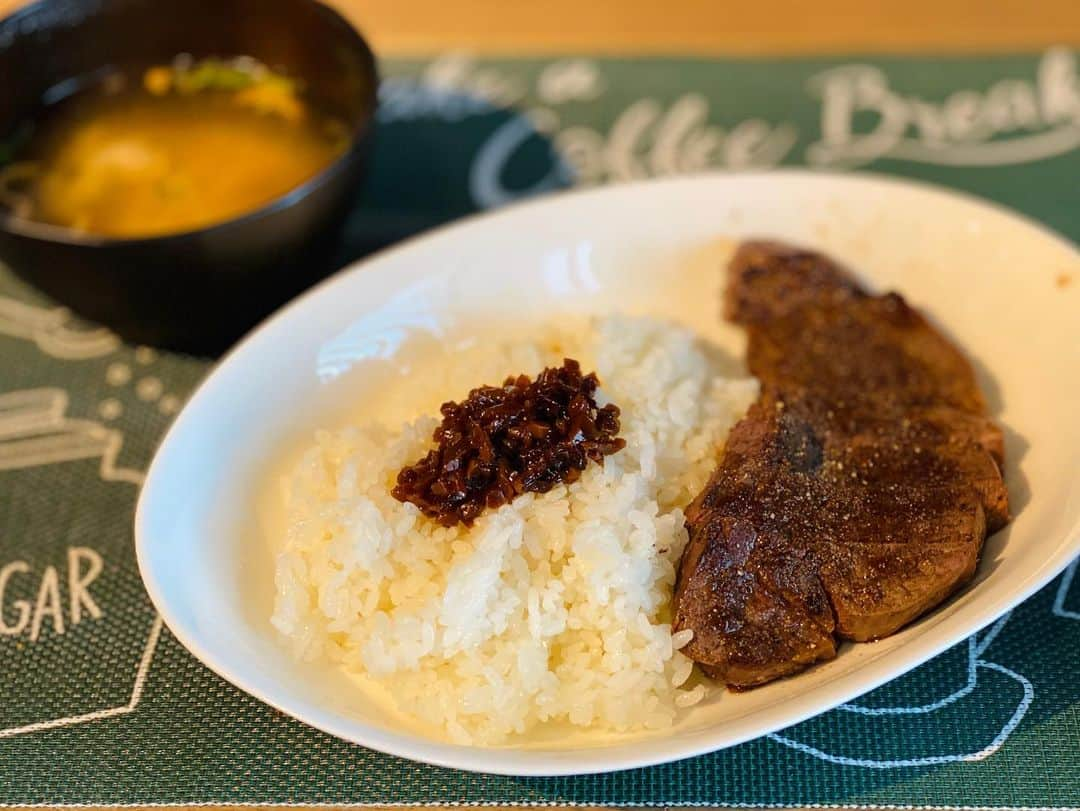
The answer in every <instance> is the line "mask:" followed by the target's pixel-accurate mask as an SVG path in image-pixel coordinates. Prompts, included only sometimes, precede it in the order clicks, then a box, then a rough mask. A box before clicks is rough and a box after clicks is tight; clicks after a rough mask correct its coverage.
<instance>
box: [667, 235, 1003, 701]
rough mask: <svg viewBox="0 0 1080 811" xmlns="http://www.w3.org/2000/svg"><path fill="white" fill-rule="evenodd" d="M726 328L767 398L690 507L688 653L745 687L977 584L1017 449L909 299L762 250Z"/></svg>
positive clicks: (955, 355) (813, 259)
mask: <svg viewBox="0 0 1080 811" xmlns="http://www.w3.org/2000/svg"><path fill="white" fill-rule="evenodd" d="M725 304H726V312H727V315H728V317H729V318H731V319H732V320H733V321H735V322H736V323H739V324H742V325H743V326H745V327H746V329H747V331H748V333H749V345H748V350H747V359H748V363H749V366H750V370H751V371H752V372H753V373H754V374H755V375H756V376H757V377H758V378H760V380H761V384H762V393H761V396H760V398H759V399H758V401H757V402H756V403H755V404H754V405H753V406H752V407H751V409H750V410H749V412H748V413H747V415H746V416H745V417H744V418H743V419H742V420H741V421H740V422H739V423H738V424H737V425H736V426H735V427H734V428H733V429H732V432H731V435H730V436H729V438H728V442H727V445H726V447H725V449H724V454H723V456H722V458H721V460H720V464H719V466H718V468H717V470H716V472H715V473H714V474H713V476H712V478H711V480H710V481H709V483H708V484H707V485H706V487H705V489H704V490H703V491H702V492H701V494H700V495H699V496H698V497H697V499H695V501H694V503H693V504H691V505H690V507H689V509H688V510H687V527H688V529H689V533H690V541H689V544H688V545H687V548H686V550H685V552H684V553H683V558H682V561H681V562H680V567H679V576H678V582H677V583H676V591H675V620H674V627H675V629H676V630H684V629H687V628H689V629H692V630H693V631H694V636H693V639H692V640H691V642H690V643H689V644H688V645H687V646H686V648H684V652H685V653H686V654H687V655H689V656H690V657H691V658H693V659H695V660H696V661H697V662H698V663H699V664H700V665H701V667H702V669H703V670H704V671H705V672H706V673H708V674H709V675H710V676H713V677H714V678H716V679H719V680H722V681H724V682H726V683H727V684H729V685H731V686H732V687H736V688H745V687H752V686H755V685H758V684H762V683H764V682H767V681H771V680H772V679H775V678H778V677H780V676H784V675H788V674H790V673H794V672H797V671H799V670H802V669H803V668H805V667H807V666H808V665H810V664H813V663H814V662H816V661H819V660H823V659H830V658H832V657H833V656H835V655H836V641H837V637H843V638H848V639H853V640H856V641H866V640H871V639H877V638H880V637H883V636H887V635H889V634H891V633H893V632H895V631H896V630H897V629H899V628H900V627H902V626H903V625H905V624H906V623H908V622H910V621H911V620H913V619H915V618H916V617H918V616H919V615H921V614H923V613H924V612H926V611H928V610H930V609H931V608H933V607H934V606H936V605H938V604H939V603H940V602H941V601H942V600H944V599H945V598H946V597H948V596H949V595H950V594H951V593H953V592H954V591H955V590H956V589H957V588H958V587H960V586H961V585H962V584H963V583H964V582H966V581H967V580H968V579H970V578H971V577H972V575H973V574H974V572H975V566H976V564H977V562H978V558H979V552H980V550H981V549H982V543H983V540H984V539H985V537H986V534H987V532H988V531H991V532H992V531H994V530H995V529H997V528H999V527H1001V526H1002V525H1004V524H1005V523H1006V522H1007V521H1008V520H1009V507H1008V493H1007V492H1006V490H1005V484H1004V481H1003V480H1002V477H1001V472H1000V465H1001V463H1002V460H1003V440H1002V434H1001V431H1000V429H999V428H998V427H997V426H996V425H994V424H993V423H992V422H991V421H990V419H989V418H988V417H987V415H986V405H985V401H984V400H983V397H982V393H981V392H980V391H979V388H978V386H977V384H976V382H975V377H974V374H973V373H972V370H971V367H970V365H969V364H968V362H967V360H966V359H965V358H964V357H963V355H962V354H961V353H960V352H959V351H958V350H957V349H956V348H955V347H954V346H952V344H950V343H949V341H948V340H946V339H945V338H944V337H943V336H941V335H940V334H939V333H938V332H937V331H936V330H934V328H933V327H931V326H930V325H929V324H928V323H927V322H926V320H925V319H924V318H923V317H922V316H921V315H919V314H918V313H917V312H916V311H914V310H913V309H912V308H910V307H909V306H908V305H907V304H906V303H905V302H904V300H903V299H902V298H901V297H900V296H898V295H896V294H887V295H884V296H871V295H869V294H868V293H866V292H865V291H864V290H863V289H862V288H861V287H859V285H858V284H857V283H856V282H855V280H854V279H853V278H852V277H851V276H850V275H849V274H848V273H847V272H846V271H845V270H843V269H842V268H840V267H838V266H837V265H835V264H834V263H832V262H830V261H829V260H828V259H826V258H825V257H823V256H820V255H818V254H814V253H810V252H806V251H800V250H797V249H794V248H790V247H787V246H783V245H778V244H773V243H747V244H746V245H744V246H743V247H742V248H741V249H740V250H739V252H738V253H737V254H736V256H735V258H734V260H733V262H732V265H731V267H730V268H729V280H728V287H727V292H726V298H725Z"/></svg>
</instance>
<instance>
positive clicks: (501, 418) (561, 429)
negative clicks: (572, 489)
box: [391, 358, 626, 526]
mask: <svg viewBox="0 0 1080 811" xmlns="http://www.w3.org/2000/svg"><path fill="white" fill-rule="evenodd" d="M598 385H599V380H598V379H597V377H596V374H595V373H590V374H587V375H582V373H581V364H579V363H578V362H577V361H576V360H571V359H570V358H566V359H564V360H563V365H562V366H561V367H550V368H547V369H544V371H542V372H541V373H540V374H539V376H537V378H536V381H535V382H534V381H532V380H530V379H529V377H528V376H527V375H518V376H517V377H513V376H511V377H508V378H507V379H506V381H505V382H504V383H503V385H502V386H501V387H497V386H480V387H479V388H476V389H473V390H472V391H470V392H469V396H468V397H467V398H466V399H465V400H463V401H462V402H460V403H455V402H452V401H451V402H447V403H443V405H442V407H441V409H440V412H441V413H442V417H443V419H442V423H441V424H440V425H439V427H438V428H436V429H435V433H434V434H433V435H432V439H434V441H435V443H436V447H435V448H434V449H433V450H431V451H429V452H428V454H427V455H426V456H425V457H424V458H423V459H421V460H420V461H418V462H416V463H415V464H412V465H409V466H407V467H404V468H402V469H401V471H400V472H399V473H398V476H397V484H396V486H395V487H394V488H393V490H392V491H391V493H392V494H393V496H394V498H396V499H397V500H398V501H407V502H410V503H412V504H415V505H416V506H417V507H419V508H420V510H421V512H423V513H424V515H427V516H428V517H430V518H434V519H435V520H436V521H438V522H439V523H440V524H443V525H444V526H453V525H454V524H457V523H459V522H460V523H463V524H465V525H466V526H471V525H472V523H473V521H474V520H475V519H476V517H477V516H478V515H480V513H482V512H483V511H484V509H485V508H488V507H490V508H492V509H494V508H496V507H500V506H502V505H503V504H506V503H508V502H509V501H511V500H513V499H514V498H516V497H517V496H519V495H521V494H522V493H526V492H531V493H546V492H547V491H548V490H550V489H551V488H552V487H554V486H555V485H556V484H559V483H560V482H567V483H569V482H574V481H577V479H578V478H579V477H580V476H581V472H582V471H583V470H585V468H586V467H587V466H588V464H589V460H592V461H593V462H597V463H599V462H600V461H601V460H602V459H603V457H604V456H607V455H609V454H612V453H615V452H616V451H620V450H622V449H623V448H624V447H625V446H626V441H625V440H623V439H621V438H619V436H618V433H619V408H618V406H615V405H613V404H610V403H609V404H608V405H605V406H602V407H601V406H598V405H597V404H596V398H595V395H596V387H597V386H598Z"/></svg>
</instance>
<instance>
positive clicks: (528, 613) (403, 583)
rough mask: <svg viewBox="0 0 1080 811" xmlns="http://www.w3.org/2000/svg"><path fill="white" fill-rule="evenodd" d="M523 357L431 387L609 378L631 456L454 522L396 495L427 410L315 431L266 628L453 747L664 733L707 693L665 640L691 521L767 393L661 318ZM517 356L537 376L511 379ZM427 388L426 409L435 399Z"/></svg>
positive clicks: (606, 329)
mask: <svg viewBox="0 0 1080 811" xmlns="http://www.w3.org/2000/svg"><path fill="white" fill-rule="evenodd" d="M530 343H533V344H535V345H533V346H522V344H521V343H520V342H519V343H517V344H514V345H509V344H508V345H503V346H492V345H490V344H487V345H485V344H482V343H478V344H476V345H473V346H472V347H471V348H469V349H467V350H464V351H457V352H455V354H454V355H453V360H452V362H449V359H447V360H446V361H445V362H440V363H433V364H432V366H431V370H430V373H428V370H427V369H425V374H426V376H427V377H428V378H430V377H431V376H433V375H439V374H442V375H443V376H444V379H440V380H434V381H432V380H427V379H426V380H425V381H424V385H425V386H428V384H429V383H430V384H431V385H434V386H435V387H436V388H438V387H439V386H440V385H442V386H443V388H441V396H442V397H443V398H444V399H450V398H454V397H461V396H463V394H464V393H465V391H467V390H468V389H469V388H471V387H473V386H475V385H479V384H481V383H490V382H492V381H490V380H471V381H469V382H468V383H466V384H465V385H464V386H463V387H461V386H460V382H461V381H460V370H463V369H464V370H468V369H481V368H482V369H494V368H497V369H500V370H501V371H500V375H501V376H500V379H501V378H502V377H505V376H506V375H510V374H517V373H522V372H523V373H526V374H535V373H536V372H538V371H539V369H540V368H542V367H543V366H544V365H551V364H557V363H558V362H560V361H561V359H562V357H563V356H569V357H575V358H578V359H580V360H581V362H582V367H583V369H585V370H586V371H590V370H595V371H596V372H597V373H598V374H599V376H600V381H601V389H600V391H599V392H598V396H597V399H598V401H600V402H601V403H603V402H607V401H608V400H610V401H613V402H615V403H618V405H619V406H620V408H621V409H622V426H623V429H622V436H623V437H625V439H626V442H627V446H626V448H625V449H624V450H622V451H620V452H619V453H616V454H614V455H612V456H608V457H605V459H604V462H603V465H593V466H590V468H589V469H588V470H587V471H585V473H583V475H582V477H581V479H580V480H579V481H577V482H575V483H574V484H572V485H570V486H569V487H567V486H565V485H560V486H557V487H555V488H554V489H553V490H551V491H550V492H548V493H544V494H531V493H530V494H526V495H524V496H521V497H519V498H517V499H515V500H514V501H513V502H512V503H510V504H508V505H504V506H503V507H500V508H499V509H498V510H494V511H489V512H486V513H484V514H483V515H481V516H480V518H478V519H477V521H476V523H475V525H474V526H473V527H471V528H465V527H463V526H456V527H449V528H447V527H441V526H439V525H438V524H437V523H435V522H434V521H432V520H430V519H428V518H425V517H424V516H422V515H421V514H420V513H419V511H418V510H417V508H416V507H414V506H413V505H412V504H403V503H400V502H398V501H397V500H395V499H394V498H393V497H392V496H391V495H390V489H391V487H392V486H393V482H394V480H395V477H396V475H397V472H398V470H400V469H401V467H402V466H404V465H405V464H408V463H409V462H411V461H412V460H414V459H416V458H418V456H420V455H422V454H423V452H425V451H426V450H427V448H428V447H429V444H430V438H431V434H432V431H433V429H434V427H435V425H436V418H435V417H434V416H424V417H420V418H419V419H414V420H413V421H412V422H408V423H406V424H404V425H403V426H402V427H400V428H398V429H394V430H391V429H388V428H385V427H382V426H378V425H367V426H363V427H347V428H344V429H341V430H337V431H320V432H318V433H317V434H316V436H315V442H314V444H313V445H312V446H311V447H310V448H309V449H308V450H307V452H306V453H305V454H304V455H303V457H302V459H301V461H300V462H299V464H298V465H297V466H296V467H295V469H294V470H293V471H292V472H291V474H290V475H289V476H287V477H285V479H284V480H283V482H282V484H283V488H282V492H283V497H284V499H285V511H286V515H287V529H286V532H285V537H284V539H283V542H282V543H281V551H280V553H279V554H278V557H277V571H276V584H277V598H276V603H275V609H274V615H273V618H272V621H273V624H274V625H275V626H276V627H277V629H278V630H279V631H280V632H281V633H282V634H283V635H284V636H285V637H287V638H288V639H289V641H290V643H291V645H292V647H293V649H294V651H295V653H296V654H297V655H298V656H300V657H303V658H305V659H319V658H325V659H328V660H330V661H331V662H334V663H337V664H338V665H340V666H341V667H344V668H345V669H346V670H348V671H349V672H351V673H354V674H356V675H358V676H361V677H363V678H370V679H374V680H376V681H377V682H379V683H380V684H381V685H382V686H383V687H384V688H385V689H386V690H387V691H388V693H389V694H390V695H391V696H393V699H394V700H395V701H396V703H397V706H398V708H399V709H400V710H402V711H404V712H407V713H409V714H412V715H415V716H418V717H419V718H420V719H422V720H423V721H426V722H428V723H430V724H433V725H435V726H436V727H437V728H439V729H441V730H444V731H445V733H446V735H447V736H448V737H449V738H450V739H452V740H454V741H457V742H461V743H479V744H495V743H500V742H503V741H506V740H507V739H508V738H509V737H511V736H513V735H517V734H522V733H525V732H527V731H528V730H529V729H531V728H532V727H534V726H536V725H537V724H540V723H542V722H545V721H548V720H551V719H560V720H563V721H569V722H570V723H571V724H574V725H578V726H589V727H592V728H596V729H601V730H605V731H628V730H640V729H658V728H663V727H667V726H669V725H670V724H671V723H672V721H673V720H674V719H675V717H676V713H677V712H678V711H679V708H681V707H685V706H690V705H691V704H695V703H697V702H699V701H700V700H701V699H702V698H703V697H704V695H705V688H704V686H703V685H701V684H698V685H695V686H693V687H690V688H689V689H681V688H682V685H683V683H684V682H686V680H687V678H688V676H689V674H690V669H691V666H690V662H689V660H688V659H687V658H686V657H685V656H683V655H682V654H681V653H679V652H678V650H677V648H679V647H681V646H682V645H684V644H686V642H687V641H688V639H687V638H686V637H685V633H684V634H680V635H677V638H676V639H674V640H673V638H672V634H671V626H670V601H671V592H672V587H673V585H674V581H675V565H676V563H677V561H678V559H679V555H680V553H681V551H682V548H683V546H684V544H685V543H686V530H685V528H684V526H683V508H684V507H685V505H686V504H688V503H689V501H690V500H691V498H692V497H693V495H694V494H696V492H697V491H698V490H700V488H701V487H702V486H703V485H704V483H705V480H706V479H707V477H708V475H709V473H710V472H711V469H712V467H713V466H714V463H715V459H716V454H717V451H718V449H719V447H720V445H721V443H722V442H723V438H724V437H725V436H726V435H727V432H728V430H729V429H730V427H731V426H732V424H733V423H734V422H735V421H736V420H737V419H738V418H739V417H741V416H742V414H743V413H744V411H745V410H746V408H747V406H748V405H749V404H750V402H751V401H752V400H753V399H754V397H755V396H756V394H757V384H756V382H755V381H754V380H752V379H730V378H724V377H723V376H722V375H721V372H720V370H719V368H718V366H717V364H716V363H715V361H714V359H713V358H712V357H711V353H710V351H709V349H708V348H707V347H706V346H704V345H703V344H702V343H701V342H700V341H699V340H698V339H697V338H696V337H695V336H694V335H693V334H692V333H691V332H689V331H687V330H685V329H682V328H679V327H674V326H672V325H670V324H667V323H662V322H657V321H653V320H649V319H643V318H626V317H612V318H606V319H601V320H597V321H594V322H591V323H589V324H588V325H587V326H585V327H583V328H580V329H576V330H574V331H572V332H570V331H568V330H566V329H564V330H563V331H556V330H552V332H551V334H550V335H545V336H541V340H539V341H536V340H534V341H532V342H530ZM523 357H525V358H529V359H531V360H532V361H533V362H534V363H535V366H536V368H518V367H517V366H516V365H515V360H517V361H520V359H521V358H523ZM454 369H456V370H459V371H458V372H457V375H458V376H457V377H454V376H453V374H454V373H453V371H452V370H454ZM438 370H444V371H441V372H440V371H438ZM410 382H411V379H410ZM404 385H409V383H406V384H404ZM451 385H458V386H459V387H461V388H462V390H460V391H459V390H457V389H455V388H450V386H451ZM419 388H420V387H419V386H418V393H417V403H418V404H420V403H425V402H428V401H429V400H428V398H427V396H426V395H422V394H420V392H419ZM429 388H430V386H429ZM418 407H422V406H418ZM415 413H416V412H415V410H414V411H413V412H412V413H410V414H407V415H404V416H407V417H413V416H414V415H415Z"/></svg>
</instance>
